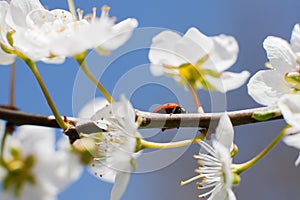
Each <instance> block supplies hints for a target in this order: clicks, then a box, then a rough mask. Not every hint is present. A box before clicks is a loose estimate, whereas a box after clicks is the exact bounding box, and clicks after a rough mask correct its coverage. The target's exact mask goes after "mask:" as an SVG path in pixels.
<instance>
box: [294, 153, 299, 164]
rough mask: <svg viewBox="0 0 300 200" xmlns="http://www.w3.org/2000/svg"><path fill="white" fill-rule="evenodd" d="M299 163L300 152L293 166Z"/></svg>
mask: <svg viewBox="0 0 300 200" xmlns="http://www.w3.org/2000/svg"><path fill="white" fill-rule="evenodd" d="M299 164H300V153H299V156H298V158H297V160H296V161H295V166H299Z"/></svg>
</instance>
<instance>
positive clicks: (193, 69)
mask: <svg viewBox="0 0 300 200" xmlns="http://www.w3.org/2000/svg"><path fill="white" fill-rule="evenodd" d="M207 59H208V55H206V56H204V57H203V58H201V59H200V60H199V61H197V62H196V63H195V64H190V63H185V64H182V65H180V66H179V67H173V66H164V67H165V68H167V69H175V70H178V74H176V75H179V76H180V78H181V80H182V81H181V83H182V84H183V85H185V84H186V83H189V84H190V85H191V86H192V87H193V88H195V89H196V88H197V85H198V84H201V85H202V87H203V88H204V89H207V90H214V89H215V88H214V86H213V85H212V84H211V83H209V82H208V81H206V80H205V76H212V77H215V78H220V76H221V73H219V72H217V71H214V70H211V69H203V68H201V65H203V64H204V63H205V62H206V61H207Z"/></svg>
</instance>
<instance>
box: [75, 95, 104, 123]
mask: <svg viewBox="0 0 300 200" xmlns="http://www.w3.org/2000/svg"><path fill="white" fill-rule="evenodd" d="M106 105H108V101H107V100H106V99H104V98H102V97H98V98H95V99H92V100H91V101H89V102H88V103H87V104H85V106H84V107H83V108H82V109H81V110H80V111H79V114H78V117H79V118H81V119H90V118H91V117H92V116H93V115H94V114H95V113H96V112H97V111H98V110H100V109H102V108H104V107H105V106H106Z"/></svg>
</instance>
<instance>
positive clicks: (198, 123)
mask: <svg viewBox="0 0 300 200" xmlns="http://www.w3.org/2000/svg"><path fill="white" fill-rule="evenodd" d="M269 109H272V110H274V108H270V107H262V108H254V109H247V110H239V111H231V112H227V114H228V115H229V117H230V119H231V122H232V124H233V126H239V125H244V124H251V123H256V122H260V121H258V120H255V119H253V118H252V114H253V113H254V112H260V111H264V110H269ZM136 114H137V115H138V116H141V117H142V119H143V122H142V124H141V128H162V127H164V128H177V127H201V128H210V127H215V125H216V124H217V122H218V120H219V118H220V116H221V115H222V113H205V114H198V113H188V114H173V115H169V114H158V113H150V112H142V111H136ZM0 119H3V120H6V121H8V122H11V123H13V124H15V125H25V124H30V125H39V126H47V127H54V128H59V126H58V124H57V122H56V121H55V119H54V117H53V116H44V115H37V114H32V113H26V112H21V111H15V110H9V109H5V108H0ZM276 119H282V116H281V115H280V113H279V111H278V110H274V117H270V118H269V119H268V120H266V121H270V120H276ZM68 120H69V121H70V122H73V123H74V124H76V122H77V119H76V118H71V117H68Z"/></svg>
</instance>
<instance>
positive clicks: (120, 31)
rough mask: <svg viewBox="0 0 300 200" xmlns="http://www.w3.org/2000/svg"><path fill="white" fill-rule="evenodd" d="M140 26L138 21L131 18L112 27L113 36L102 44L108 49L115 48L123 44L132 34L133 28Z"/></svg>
mask: <svg viewBox="0 0 300 200" xmlns="http://www.w3.org/2000/svg"><path fill="white" fill-rule="evenodd" d="M137 26H138V21H137V20H136V19H134V18H129V19H126V20H124V21H121V22H120V23H118V24H116V25H114V26H113V27H112V31H111V32H112V36H110V38H109V39H108V40H107V41H104V43H102V44H100V46H101V47H102V48H104V49H106V50H110V51H111V50H115V49H117V48H119V47H120V46H121V45H123V44H124V43H125V42H126V41H127V40H128V39H129V38H130V36H131V35H132V32H133V30H134V29H135V28H136V27H137Z"/></svg>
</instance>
